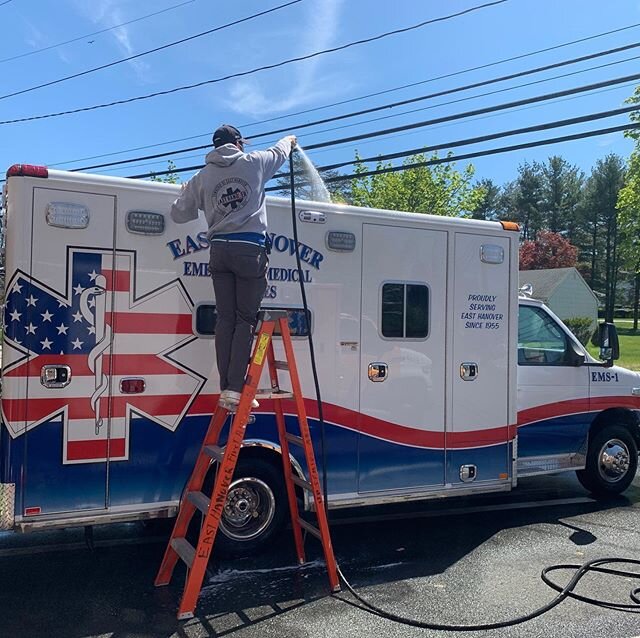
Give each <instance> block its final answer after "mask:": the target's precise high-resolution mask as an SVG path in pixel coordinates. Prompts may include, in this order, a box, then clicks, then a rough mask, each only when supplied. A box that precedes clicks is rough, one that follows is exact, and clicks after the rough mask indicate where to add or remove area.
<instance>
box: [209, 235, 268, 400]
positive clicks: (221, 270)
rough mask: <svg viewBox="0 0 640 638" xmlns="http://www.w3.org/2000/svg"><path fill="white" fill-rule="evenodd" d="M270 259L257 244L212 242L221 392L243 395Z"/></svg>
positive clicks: (217, 353)
mask: <svg viewBox="0 0 640 638" xmlns="http://www.w3.org/2000/svg"><path fill="white" fill-rule="evenodd" d="M268 263H269V260H268V258H267V253H266V251H265V249H264V248H262V247H261V246H258V245H257V244H248V243H246V244H245V243H238V242H229V241H214V242H211V258H210V262H209V264H210V267H211V275H212V278H213V290H214V292H215V296H216V313H217V320H216V359H217V363H218V372H219V373H220V389H221V390H233V391H235V392H242V387H243V386H244V379H245V376H246V374H247V365H248V363H249V358H250V357H251V342H252V340H253V331H254V330H255V327H256V323H257V315H258V310H259V308H260V303H261V302H262V298H263V296H264V293H265V290H266V288H267V265H268Z"/></svg>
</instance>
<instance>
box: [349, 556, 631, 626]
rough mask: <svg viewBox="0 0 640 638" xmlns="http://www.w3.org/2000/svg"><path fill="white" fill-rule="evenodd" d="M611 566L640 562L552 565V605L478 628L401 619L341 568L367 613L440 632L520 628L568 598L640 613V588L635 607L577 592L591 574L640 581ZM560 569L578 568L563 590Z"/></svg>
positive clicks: (549, 569) (548, 569) (544, 573)
mask: <svg viewBox="0 0 640 638" xmlns="http://www.w3.org/2000/svg"><path fill="white" fill-rule="evenodd" d="M608 563H627V564H630V565H638V566H640V560H634V559H631V558H596V559H594V560H590V561H587V562H586V563H583V564H582V565H552V566H551V567H546V568H545V569H544V570H542V574H541V577H542V580H543V581H544V582H545V583H546V584H547V585H549V586H550V587H552V588H553V589H555V590H556V591H558V592H560V593H559V594H558V595H557V596H556V597H555V598H554V599H553V600H551V601H550V602H548V603H547V604H546V605H543V606H542V607H539V608H538V609H535V610H534V611H532V612H529V613H528V614H525V615H523V616H517V617H515V618H509V619H507V620H500V621H498V622H492V623H480V624H477V625H444V624H440V623H433V622H425V621H422V620H417V619H415V618H407V617H405V616H399V615H398V614H395V613H393V612H390V611H387V610H386V609H382V608H381V607H378V606H377V605H374V604H373V603H371V602H369V601H368V600H366V599H365V598H363V597H362V596H361V595H360V594H358V592H357V591H356V590H355V589H354V588H353V587H352V586H351V584H350V583H349V581H347V579H346V578H345V577H344V574H343V573H342V571H341V570H340V568H339V567H338V574H339V576H340V578H341V579H342V581H343V583H344V585H345V587H346V588H347V589H348V590H349V592H350V593H351V595H352V596H353V597H354V598H355V599H356V600H357V601H358V602H359V603H361V604H362V605H363V606H364V607H365V608H366V610H368V611H371V612H373V613H374V614H376V615H378V616H381V617H382V618H386V619H387V620H392V621H394V622H397V623H401V624H403V625H409V626H411V627H418V628H420V629H433V630H439V631H488V630H490V629H502V628H504V627H512V626H513V625H519V624H522V623H524V622H527V621H529V620H533V619H534V618H537V617H538V616H542V614H546V613H547V612H548V611H550V610H551V609H553V608H554V607H556V606H557V605H559V604H560V603H561V602H562V601H563V600H565V599H566V598H575V599H576V600H581V601H582V602H586V603H589V604H591V605H595V606H597V607H604V608H605V609H615V610H616V611H623V612H628V613H640V598H639V596H640V587H638V588H635V589H633V590H632V591H631V593H630V597H631V600H632V601H633V603H634V604H632V605H625V604H622V603H612V602H608V601H604V600H599V599H597V598H588V597H587V596H581V595H579V594H575V593H574V591H573V590H574V589H575V588H576V587H577V585H578V583H579V582H580V580H582V578H583V576H585V575H586V574H588V573H589V572H592V571H593V572H599V573H604V574H614V575H616V576H623V577H625V578H635V579H639V580H640V572H632V571H625V570H617V569H607V568H604V567H602V565H606V564H608ZM560 569H575V570H576V572H575V574H574V575H573V577H572V578H571V580H570V581H569V582H568V584H567V585H565V586H564V587H560V586H559V585H556V584H555V583H554V582H552V581H551V580H550V579H549V577H548V574H549V572H552V571H557V570H560Z"/></svg>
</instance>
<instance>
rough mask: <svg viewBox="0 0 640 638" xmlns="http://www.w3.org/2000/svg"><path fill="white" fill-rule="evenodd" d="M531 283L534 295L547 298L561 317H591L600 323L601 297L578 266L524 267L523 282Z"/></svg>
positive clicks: (538, 297) (521, 280)
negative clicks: (590, 286)
mask: <svg viewBox="0 0 640 638" xmlns="http://www.w3.org/2000/svg"><path fill="white" fill-rule="evenodd" d="M525 284H531V285H532V286H533V293H532V295H531V296H532V297H534V298H535V299H540V300H541V301H544V303H546V304H547V305H548V306H549V307H550V308H551V310H553V312H555V313H556V315H558V317H560V319H563V320H564V319H573V318H574V317H590V318H591V319H592V327H593V328H594V329H595V327H596V324H597V323H598V298H597V297H596V296H595V294H594V292H593V290H591V288H589V284H587V282H586V281H585V280H584V279H583V277H582V275H581V274H580V273H579V272H578V271H577V270H576V269H575V268H573V267H572V268H546V269H543V270H521V271H520V286H524V285H525Z"/></svg>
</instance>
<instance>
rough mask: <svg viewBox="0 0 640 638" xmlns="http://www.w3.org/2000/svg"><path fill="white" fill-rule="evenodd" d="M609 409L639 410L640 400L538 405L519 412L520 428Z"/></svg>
mask: <svg viewBox="0 0 640 638" xmlns="http://www.w3.org/2000/svg"><path fill="white" fill-rule="evenodd" d="M608 408H630V409H631V410H639V409H640V398H638V397H634V396H609V397H592V398H591V399H587V398H581V399H570V400H568V401H557V402H556V403H547V404H545V405H537V406H535V407H533V408H527V409H526V410H521V411H520V412H518V426H522V425H526V424H527V423H533V422H534V421H544V420H547V419H554V418H558V417H563V416H570V415H572V414H579V413H581V412H597V411H600V410H606V409H608Z"/></svg>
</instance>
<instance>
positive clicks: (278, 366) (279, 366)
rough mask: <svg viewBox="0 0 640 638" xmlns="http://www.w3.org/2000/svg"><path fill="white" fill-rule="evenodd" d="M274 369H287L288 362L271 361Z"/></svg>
mask: <svg viewBox="0 0 640 638" xmlns="http://www.w3.org/2000/svg"><path fill="white" fill-rule="evenodd" d="M273 363H274V365H275V367H276V370H288V369H289V363H288V362H287V361H277V360H276V361H274V362H273Z"/></svg>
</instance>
